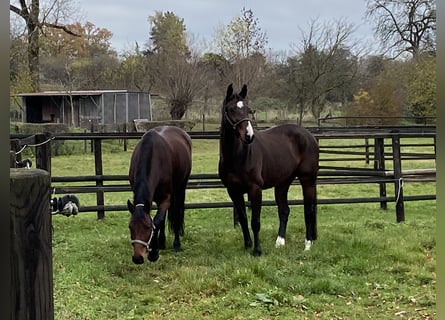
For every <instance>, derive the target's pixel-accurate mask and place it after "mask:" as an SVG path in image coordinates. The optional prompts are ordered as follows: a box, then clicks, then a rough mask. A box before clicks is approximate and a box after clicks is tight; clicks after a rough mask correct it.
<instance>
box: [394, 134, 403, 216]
mask: <svg viewBox="0 0 445 320" xmlns="http://www.w3.org/2000/svg"><path fill="white" fill-rule="evenodd" d="M392 154H393V156H392V157H393V167H394V193H395V197H396V220H397V222H402V221H405V208H404V204H403V178H402V161H401V157H400V137H399V136H397V135H393V136H392Z"/></svg>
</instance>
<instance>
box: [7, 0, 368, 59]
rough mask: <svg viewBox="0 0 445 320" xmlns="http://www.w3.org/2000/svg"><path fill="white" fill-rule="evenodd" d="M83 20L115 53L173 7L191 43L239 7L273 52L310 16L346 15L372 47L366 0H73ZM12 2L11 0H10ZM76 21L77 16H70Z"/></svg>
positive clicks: (292, 39) (293, 40) (142, 39)
mask: <svg viewBox="0 0 445 320" xmlns="http://www.w3.org/2000/svg"><path fill="white" fill-rule="evenodd" d="M74 1H75V2H77V4H78V6H79V9H80V10H79V11H78V14H79V16H80V19H81V21H82V22H85V21H90V22H92V23H93V24H95V25H96V26H97V27H100V28H106V29H108V30H109V31H111V32H112V33H113V37H112V39H111V44H112V47H113V48H114V49H115V50H116V51H117V52H118V53H122V51H123V50H125V49H129V48H131V47H134V44H135V42H137V43H138V44H139V45H140V46H141V47H145V44H146V43H147V40H148V38H149V24H148V17H149V16H151V15H154V13H155V11H172V12H174V13H175V14H176V15H177V16H178V17H180V18H182V19H184V23H185V26H186V29H187V31H188V32H189V33H191V34H192V35H193V37H194V39H195V43H197V44H202V43H203V42H207V43H210V42H211V41H212V39H213V38H214V35H215V29H216V28H217V27H218V26H219V25H221V24H222V25H227V24H228V23H229V22H230V21H231V20H232V19H233V18H234V17H237V16H240V15H241V10H242V8H243V7H245V8H246V9H251V10H252V11H253V14H254V16H255V17H256V18H257V19H258V22H259V27H260V28H261V30H262V31H263V32H265V33H266V35H267V38H268V45H267V47H268V48H270V49H271V51H273V52H276V51H289V50H291V45H294V46H295V45H298V44H299V42H300V41H301V30H304V31H307V30H308V26H309V24H310V22H311V20H314V19H317V21H318V22H319V23H323V22H329V23H333V22H335V21H337V20H339V19H344V20H345V21H346V22H347V23H352V24H353V25H354V26H355V28H356V30H355V31H354V34H353V36H354V40H355V39H356V40H359V41H360V43H361V44H362V45H363V46H368V45H369V46H372V47H374V48H375V47H376V41H375V39H374V37H373V31H372V26H371V25H370V23H369V21H366V20H365V10H366V0H305V1H303V0H275V1H273V0H272V1H271V0H239V1H237V0H127V1H123V0H107V1H99V0H74ZM13 2H14V1H13ZM73 19H75V20H77V21H78V20H79V19H76V18H75V17H73Z"/></svg>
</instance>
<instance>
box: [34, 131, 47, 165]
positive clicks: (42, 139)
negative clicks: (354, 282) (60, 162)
mask: <svg viewBox="0 0 445 320" xmlns="http://www.w3.org/2000/svg"><path fill="white" fill-rule="evenodd" d="M49 136H50V135H49V134H47V133H39V134H36V135H35V143H36V168H37V169H42V170H46V171H48V172H49V173H51V143H50V141H49Z"/></svg>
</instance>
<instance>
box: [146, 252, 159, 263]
mask: <svg viewBox="0 0 445 320" xmlns="http://www.w3.org/2000/svg"><path fill="white" fill-rule="evenodd" d="M158 259H159V253H158V252H157V253H151V252H150V254H149V255H148V260H149V261H151V262H156V261H158Z"/></svg>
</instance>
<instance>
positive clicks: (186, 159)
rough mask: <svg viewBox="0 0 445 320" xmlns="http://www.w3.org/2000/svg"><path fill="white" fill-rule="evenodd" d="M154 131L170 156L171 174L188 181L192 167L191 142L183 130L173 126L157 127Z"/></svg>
mask: <svg viewBox="0 0 445 320" xmlns="http://www.w3.org/2000/svg"><path fill="white" fill-rule="evenodd" d="M152 130H155V131H156V132H157V133H158V134H159V135H160V136H161V137H162V138H163V139H164V141H165V143H166V145H165V147H168V149H169V151H170V154H171V163H172V167H173V169H174V171H173V174H174V175H175V176H177V177H179V178H180V179H182V178H185V179H188V177H189V175H190V172H191V166H192V140H191V138H190V136H189V135H188V134H187V132H185V131H184V130H183V129H181V128H179V127H175V126H159V127H155V128H153V129H152Z"/></svg>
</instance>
